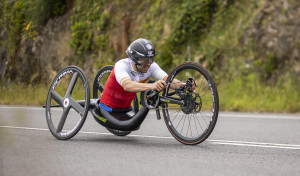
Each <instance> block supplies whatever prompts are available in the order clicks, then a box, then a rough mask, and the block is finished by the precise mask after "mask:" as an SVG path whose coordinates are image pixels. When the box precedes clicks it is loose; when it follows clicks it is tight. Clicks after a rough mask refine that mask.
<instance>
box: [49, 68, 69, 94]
mask: <svg viewBox="0 0 300 176" xmlns="http://www.w3.org/2000/svg"><path fill="white" fill-rule="evenodd" d="M69 73H73V71H72V70H67V71H65V72H63V73H62V74H60V75H59V76H58V78H57V79H56V80H55V82H54V83H53V86H52V89H53V90H54V89H55V87H56V85H57V83H58V82H59V80H60V79H61V78H62V77H63V76H65V75H67V74H69Z"/></svg>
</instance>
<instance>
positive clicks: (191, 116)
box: [162, 62, 219, 145]
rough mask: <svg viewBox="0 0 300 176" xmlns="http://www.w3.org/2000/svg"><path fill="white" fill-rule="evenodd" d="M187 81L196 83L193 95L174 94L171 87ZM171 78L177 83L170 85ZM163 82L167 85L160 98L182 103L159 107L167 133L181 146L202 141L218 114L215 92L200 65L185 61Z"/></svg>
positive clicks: (189, 92) (208, 77) (212, 127)
mask: <svg viewBox="0 0 300 176" xmlns="http://www.w3.org/2000/svg"><path fill="white" fill-rule="evenodd" d="M189 78H193V79H194V80H195V82H196V89H195V90H194V92H192V91H188V90H186V92H185V93H184V95H185V96H182V95H178V93H177V94H175V93H174V90H173V89H171V85H172V84H173V86H175V87H176V84H178V83H181V85H182V83H183V82H184V83H186V81H187V80H189ZM174 79H177V80H179V82H176V81H174V82H173V83H172V81H173V80H174ZM166 82H167V85H168V86H167V88H166V90H165V91H164V92H163V95H164V96H168V97H173V98H174V99H177V100H180V101H181V102H182V103H181V104H180V105H179V104H170V103H164V104H163V105H162V106H163V108H162V109H163V116H164V120H165V123H166V125H167V127H168V129H169V131H170V133H171V134H172V135H173V137H174V138H175V139H177V140H178V141H179V142H181V143H183V144H188V145H195V144H199V143H201V142H203V141H204V140H205V139H207V138H208V136H209V135H210V134H211V132H212V131H213V129H214V127H215V125H216V122H217V118H218V112H219V97H218V91H217V87H216V85H215V82H214V80H213V78H212V76H211V75H210V73H209V72H208V71H207V70H206V69H205V68H204V67H203V66H202V65H200V64H198V63H195V62H185V63H182V64H180V65H178V66H177V67H176V68H174V69H173V71H172V72H171V74H170V75H169V76H168V79H167V81H166ZM173 88H174V87H173Z"/></svg>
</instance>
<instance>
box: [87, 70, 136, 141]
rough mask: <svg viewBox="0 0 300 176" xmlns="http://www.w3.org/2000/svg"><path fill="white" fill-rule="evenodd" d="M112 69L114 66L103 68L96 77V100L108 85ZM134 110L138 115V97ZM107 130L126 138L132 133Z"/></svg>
mask: <svg viewBox="0 0 300 176" xmlns="http://www.w3.org/2000/svg"><path fill="white" fill-rule="evenodd" d="M112 69H113V66H112V65H107V66H105V67H102V68H101V69H100V70H99V71H98V73H97V75H96V77H95V80H94V84H93V98H94V99H95V98H99V96H100V95H101V93H102V92H103V90H104V86H105V83H106V81H107V79H108V77H109V75H110V73H111V72H112ZM133 109H134V111H135V113H137V112H138V110H139V105H138V99H137V96H136V97H135V98H134V100H133ZM107 130H108V131H109V132H111V133H112V134H114V135H116V136H126V135H128V134H130V133H131V131H120V130H115V129H111V128H107Z"/></svg>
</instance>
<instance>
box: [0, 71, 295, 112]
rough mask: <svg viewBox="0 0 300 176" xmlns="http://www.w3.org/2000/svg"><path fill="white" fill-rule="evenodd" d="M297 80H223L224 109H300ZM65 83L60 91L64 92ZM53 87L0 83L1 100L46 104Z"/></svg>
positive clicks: (220, 88)
mask: <svg viewBox="0 0 300 176" xmlns="http://www.w3.org/2000/svg"><path fill="white" fill-rule="evenodd" d="M297 87H298V86H297V85H296V84H295V83H294V82H293V81H286V82H285V83H280V84H279V83H277V84H276V85H266V84H265V85H264V84H262V83H260V82H259V80H258V79H257V78H256V77H255V76H253V75H252V76H249V77H247V78H243V79H242V78H237V79H234V80H233V81H223V82H222V83H221V84H220V85H218V92H219V99H220V111H247V112H284V113H300V108H299V107H300V91H298V89H297ZM65 88H66V87H65V86H64V87H63V88H59V90H57V92H58V93H59V94H60V95H61V96H64V92H65ZM48 89H49V87H48V86H47V85H44V84H39V85H35V86H32V85H30V86H25V85H23V84H12V85H10V86H8V87H4V86H3V85H1V86H0V92H1V94H0V104H6V105H34V106H41V105H44V104H45V102H46V98H47V93H48ZM72 97H74V98H75V99H77V100H79V99H82V97H83V98H84V90H83V89H82V88H78V89H75V91H74V92H73V94H72Z"/></svg>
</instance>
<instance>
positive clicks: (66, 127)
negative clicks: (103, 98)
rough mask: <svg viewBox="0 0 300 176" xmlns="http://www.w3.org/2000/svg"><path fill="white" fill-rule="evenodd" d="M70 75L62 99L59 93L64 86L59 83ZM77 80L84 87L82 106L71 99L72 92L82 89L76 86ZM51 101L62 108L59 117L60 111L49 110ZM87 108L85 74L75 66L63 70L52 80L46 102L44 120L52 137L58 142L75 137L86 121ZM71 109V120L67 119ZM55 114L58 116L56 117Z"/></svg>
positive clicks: (88, 103) (88, 89) (87, 87)
mask: <svg viewBox="0 0 300 176" xmlns="http://www.w3.org/2000/svg"><path fill="white" fill-rule="evenodd" d="M71 74H73V76H72V78H71V81H70V84H69V86H68V88H67V90H66V93H65V96H64V98H62V97H61V96H60V94H61V93H60V92H64V90H65V89H64V85H65V84H63V83H61V82H63V81H66V80H68V79H69V78H70V75H71ZM78 78H80V80H81V81H82V82H81V83H82V84H81V86H82V87H84V91H85V93H84V102H83V106H82V105H81V104H79V102H78V101H76V100H75V98H74V97H72V93H73V92H74V90H75V91H77V90H78V91H82V87H77V86H76V85H78ZM60 89H62V90H60ZM52 100H54V102H56V103H57V104H58V105H54V106H56V107H61V108H63V113H62V114H61V115H59V114H60V111H51V109H52V108H54V107H53V106H52V105H51V101H52ZM80 100H82V99H80ZM54 102H53V103H54ZM89 106H90V87H89V82H88V79H87V77H86V75H85V73H84V72H83V71H82V70H81V69H80V68H79V67H76V66H68V67H65V68H63V69H62V70H61V71H60V72H59V73H58V74H57V75H56V77H55V78H54V79H53V81H52V83H51V86H50V88H49V91H48V95H47V100H46V108H45V111H46V120H47V125H48V128H49V130H50V132H51V133H52V135H53V136H54V137H55V138H57V139H60V140H67V139H70V138H72V137H73V136H75V135H76V134H77V133H78V132H79V130H80V129H81V127H82V126H83V124H84V122H85V120H86V117H87V113H88V111H89ZM71 109H73V110H74V114H73V115H72V118H68V117H69V116H68V115H69V113H70V110H71ZM73 110H72V111H73ZM75 111H76V112H77V113H78V114H79V116H77V115H76V113H75ZM56 114H58V115H57V116H56ZM75 116H77V117H78V118H79V120H78V122H77V121H76V117H75ZM55 121H59V123H58V125H55ZM73 125H74V127H73Z"/></svg>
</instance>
